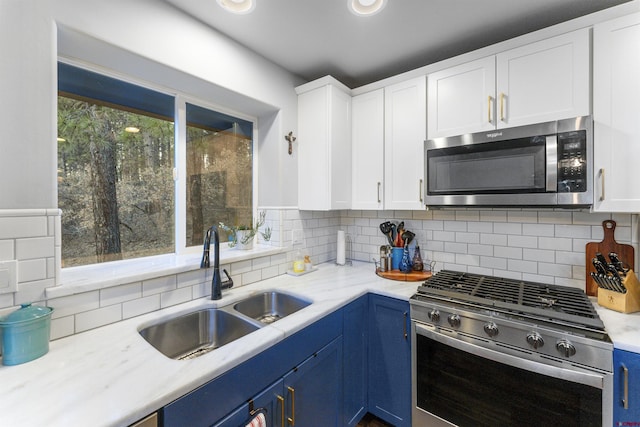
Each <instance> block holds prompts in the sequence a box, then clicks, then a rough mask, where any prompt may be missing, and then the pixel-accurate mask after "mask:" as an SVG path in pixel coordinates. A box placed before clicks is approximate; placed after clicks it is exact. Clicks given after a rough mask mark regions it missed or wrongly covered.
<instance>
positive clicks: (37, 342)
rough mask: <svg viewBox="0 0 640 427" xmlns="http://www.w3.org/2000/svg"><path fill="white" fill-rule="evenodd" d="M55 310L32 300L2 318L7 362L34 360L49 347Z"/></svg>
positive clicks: (1, 327)
mask: <svg viewBox="0 0 640 427" xmlns="http://www.w3.org/2000/svg"><path fill="white" fill-rule="evenodd" d="M52 312H53V308H51V307H41V306H35V305H33V306H32V305H31V303H28V304H22V305H21V306H20V308H19V309H18V310H16V311H14V312H13V313H11V314H9V315H8V316H6V317H5V318H3V319H1V320H0V330H1V332H2V340H1V341H0V342H2V364H3V365H19V364H21V363H26V362H30V361H32V360H34V359H37V358H39V357H41V356H44V355H45V354H46V353H47V352H48V351H49V336H50V333H51V313H52Z"/></svg>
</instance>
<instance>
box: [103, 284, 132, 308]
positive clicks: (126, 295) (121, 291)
mask: <svg viewBox="0 0 640 427" xmlns="http://www.w3.org/2000/svg"><path fill="white" fill-rule="evenodd" d="M141 297H142V283H141V282H135V283H129V284H127V285H120V286H114V287H111V288H105V289H101V290H100V306H101V307H105V306H109V305H114V304H119V303H123V302H125V301H130V300H134V299H137V298H141Z"/></svg>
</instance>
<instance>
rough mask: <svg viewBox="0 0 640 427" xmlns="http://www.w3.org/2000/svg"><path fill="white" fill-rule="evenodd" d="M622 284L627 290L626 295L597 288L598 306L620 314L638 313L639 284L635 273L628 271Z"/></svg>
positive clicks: (639, 300) (639, 308)
mask: <svg viewBox="0 0 640 427" xmlns="http://www.w3.org/2000/svg"><path fill="white" fill-rule="evenodd" d="M622 284H623V285H624V287H625V288H626V289H627V292H626V293H621V292H614V291H610V290H608V289H603V288H598V305H600V306H601V307H606V308H608V309H609V310H613V311H618V312H620V313H635V312H636V311H640V282H638V278H637V277H636V273H634V272H633V270H629V271H628V272H627V275H626V277H625V278H624V280H623V281H622Z"/></svg>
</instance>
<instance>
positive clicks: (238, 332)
mask: <svg viewBox="0 0 640 427" xmlns="http://www.w3.org/2000/svg"><path fill="white" fill-rule="evenodd" d="M310 304H311V301H309V300H306V299H303V298H300V297H297V296H294V295H290V294H287V293H283V292H278V291H268V292H263V293H260V294H257V295H252V296H250V297H247V298H245V299H243V300H240V301H238V302H236V303H232V304H229V305H227V306H224V307H220V308H204V309H197V310H194V311H192V312H189V313H181V314H179V315H176V316H173V317H170V318H168V319H165V320H162V321H160V322H158V323H155V324H153V325H150V326H146V327H144V328H143V329H140V330H139V331H138V332H139V333H140V335H141V336H142V338H144V339H145V340H146V341H147V342H148V343H149V344H151V345H152V346H153V347H154V348H155V349H156V350H158V351H159V352H160V353H162V354H164V355H165V356H167V357H169V358H172V359H176V360H188V359H193V358H195V357H198V356H201V355H203V354H206V353H208V352H210V351H212V350H215V349H216V348H220V347H222V346H223V345H225V344H228V343H230V342H232V341H235V340H237V339H238V338H241V337H243V336H245V335H247V334H250V333H251V332H254V331H256V330H258V329H260V328H261V327H263V326H265V325H266V324H269V323H273V322H275V321H277V320H279V319H281V318H283V317H286V316H288V315H290V314H292V313H295V312H296V311H298V310H301V309H303V308H304V307H306V306H308V305H310Z"/></svg>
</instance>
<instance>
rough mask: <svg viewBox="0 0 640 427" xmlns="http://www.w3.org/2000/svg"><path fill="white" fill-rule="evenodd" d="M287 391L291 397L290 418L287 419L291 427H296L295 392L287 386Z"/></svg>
mask: <svg viewBox="0 0 640 427" xmlns="http://www.w3.org/2000/svg"><path fill="white" fill-rule="evenodd" d="M287 390H289V394H290V395H291V417H289V418H287V421H289V424H291V427H293V426H295V425H296V391H295V390H294V389H293V387H289V386H287Z"/></svg>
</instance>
